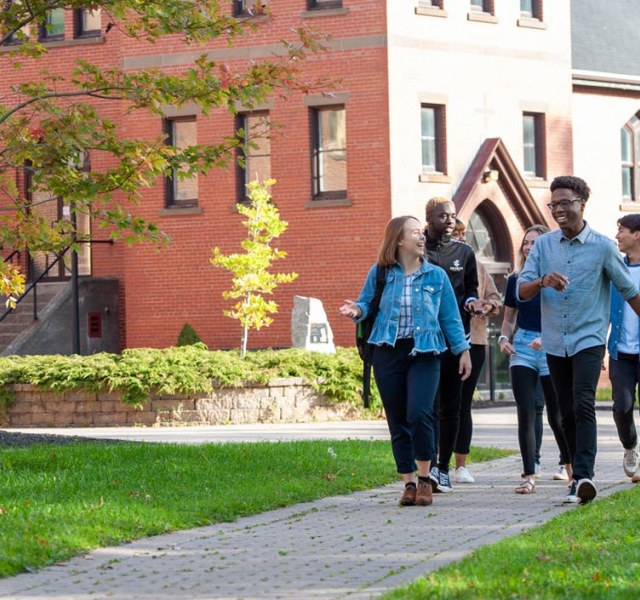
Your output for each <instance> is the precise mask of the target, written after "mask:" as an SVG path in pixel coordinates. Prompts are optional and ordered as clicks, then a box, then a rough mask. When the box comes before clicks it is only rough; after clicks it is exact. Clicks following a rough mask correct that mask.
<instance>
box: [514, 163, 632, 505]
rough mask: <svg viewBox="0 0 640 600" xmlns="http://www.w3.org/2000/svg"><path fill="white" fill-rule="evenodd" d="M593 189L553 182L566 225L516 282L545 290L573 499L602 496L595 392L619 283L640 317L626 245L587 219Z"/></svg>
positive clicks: (550, 358) (548, 237) (560, 220)
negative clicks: (624, 257)
mask: <svg viewBox="0 0 640 600" xmlns="http://www.w3.org/2000/svg"><path fill="white" fill-rule="evenodd" d="M590 193H591V190H590V189H589V187H588V186H587V184H586V183H585V182H584V181H583V180H582V179H580V178H579V177H573V176H570V175H567V176H562V177H556V178H555V179H554V180H553V181H552V182H551V202H550V203H549V204H548V205H547V206H548V207H549V208H550V209H551V214H552V216H553V219H554V220H555V222H556V223H557V224H558V226H559V227H560V229H559V230H556V231H552V232H550V233H547V234H545V235H543V236H541V237H539V238H538V239H537V240H536V243H535V245H534V247H533V249H532V250H531V253H530V254H529V257H528V258H527V261H526V263H525V266H524V269H523V270H522V272H521V273H520V276H519V277H518V282H517V284H516V286H517V290H518V297H519V298H520V299H521V300H529V299H530V298H533V297H534V296H535V295H536V294H538V293H541V299H540V300H541V302H540V307H541V316H542V347H543V348H544V350H545V352H546V353H547V362H548V364H549V371H550V372H551V379H552V381H553V385H554V387H555V389H556V392H557V394H558V404H559V405H560V412H561V414H562V428H563V430H564V434H565V437H566V439H567V443H568V444H569V448H570V451H571V454H572V456H573V480H572V482H571V485H570V487H569V493H568V495H567V497H566V498H565V500H564V501H565V502H566V503H576V502H580V503H587V502H590V501H591V500H593V499H594V498H595V497H596V494H597V490H596V487H595V485H594V483H593V481H592V479H593V475H594V463H595V458H596V450H597V427H596V416H595V396H596V388H597V386H598V379H599V378H600V371H601V368H602V359H603V358H604V347H605V341H606V335H607V329H608V325H609V306H610V303H611V284H613V285H614V286H615V288H616V289H617V290H618V291H619V292H620V294H621V296H622V298H624V300H626V301H627V302H629V304H630V306H631V308H633V310H634V311H635V312H636V314H638V315H640V291H639V290H638V287H637V286H636V285H635V284H634V283H633V281H632V280H631V278H630V277H629V273H628V271H627V268H626V266H625V264H624V262H623V260H622V257H621V255H620V253H619V252H618V249H617V247H616V245H615V243H614V242H613V240H610V239H609V238H607V237H605V236H603V235H602V234H600V233H597V232H596V231H594V230H593V229H591V228H590V227H589V225H588V223H587V222H586V221H585V220H584V218H583V213H584V208H585V205H586V202H587V200H588V199H589V195H590Z"/></svg>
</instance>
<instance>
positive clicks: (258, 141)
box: [237, 112, 271, 202]
mask: <svg viewBox="0 0 640 600" xmlns="http://www.w3.org/2000/svg"><path fill="white" fill-rule="evenodd" d="M237 125H238V130H242V137H243V141H244V143H245V145H247V147H246V148H245V149H244V150H242V151H241V156H242V158H243V161H244V166H242V165H238V171H237V176H238V202H246V200H247V188H246V185H247V183H249V182H250V181H255V180H256V179H258V180H259V181H265V180H266V179H269V178H270V177H271V140H270V139H269V113H268V112H254V113H249V114H245V115H240V116H239V117H238V124H237Z"/></svg>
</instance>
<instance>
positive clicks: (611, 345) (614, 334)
mask: <svg viewBox="0 0 640 600" xmlns="http://www.w3.org/2000/svg"><path fill="white" fill-rule="evenodd" d="M624 262H625V264H628V263H629V259H628V258H627V257H626V256H625V257H624ZM638 268H640V267H638ZM624 303H625V301H624V300H623V298H622V296H621V295H620V292H618V290H616V288H615V287H613V286H611V311H610V313H609V321H610V323H611V333H610V334H609V342H608V344H607V352H608V353H609V356H610V357H611V358H613V360H618V341H619V340H620V329H621V327H622V309H623V308H624ZM637 322H638V335H639V336H640V319H638V320H637Z"/></svg>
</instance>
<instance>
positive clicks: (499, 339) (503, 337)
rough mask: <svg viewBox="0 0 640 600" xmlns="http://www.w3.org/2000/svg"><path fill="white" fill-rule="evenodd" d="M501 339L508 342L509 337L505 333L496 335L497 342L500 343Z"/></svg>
mask: <svg viewBox="0 0 640 600" xmlns="http://www.w3.org/2000/svg"><path fill="white" fill-rule="evenodd" d="M502 340H504V341H505V342H508V341H509V337H508V336H506V335H501V336H499V337H498V344H500V342H501V341H502Z"/></svg>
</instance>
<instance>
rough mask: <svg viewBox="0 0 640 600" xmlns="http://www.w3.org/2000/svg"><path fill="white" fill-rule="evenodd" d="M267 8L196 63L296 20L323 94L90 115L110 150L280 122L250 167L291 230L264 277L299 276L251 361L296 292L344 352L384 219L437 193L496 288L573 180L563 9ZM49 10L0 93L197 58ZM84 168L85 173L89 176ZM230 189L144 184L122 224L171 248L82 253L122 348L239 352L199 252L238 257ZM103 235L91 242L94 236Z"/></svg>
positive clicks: (567, 30)
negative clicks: (312, 34) (185, 336)
mask: <svg viewBox="0 0 640 600" xmlns="http://www.w3.org/2000/svg"><path fill="white" fill-rule="evenodd" d="M243 4H252V3H242V2H240V3H238V2H235V3H234V2H232V1H231V0H229V2H228V5H229V7H228V9H229V11H233V10H235V9H237V8H238V7H241V6H242V5H243ZM269 5H270V10H271V14H270V16H267V17H262V16H261V17H257V20H258V24H259V25H260V28H259V30H258V31H257V32H256V33H255V34H252V35H250V36H249V37H246V38H245V39H240V40H238V42H237V43H236V44H235V46H234V47H233V48H228V47H227V46H226V45H224V44H223V43H220V44H219V45H211V46H210V47H208V48H206V50H207V52H208V53H209V56H210V57H213V58H215V59H216V60H219V61H220V62H227V63H229V64H230V65H231V66H233V65H234V64H236V62H238V61H239V62H243V61H248V60H250V59H252V58H257V59H259V58H260V57H263V56H268V55H269V54H270V53H271V52H272V51H274V50H275V49H276V48H277V45H278V42H279V40H280V39H282V38H286V37H289V36H290V28H291V27H296V26H298V25H300V24H302V23H308V24H311V25H312V26H314V27H315V28H317V29H320V30H322V31H324V32H325V33H328V34H330V36H331V40H330V42H329V43H328V51H327V52H326V53H323V54H320V55H318V56H313V57H311V58H310V59H309V61H308V63H307V65H306V67H305V68H306V69H307V72H308V74H309V76H310V77H311V76H319V75H323V74H327V75H330V76H332V77H334V78H336V79H338V80H339V84H338V86H337V88H336V89H335V90H333V92H332V94H330V95H323V94H310V95H302V94H297V95H293V96H292V97H291V98H290V99H289V100H288V101H286V102H285V101H283V100H281V99H279V98H277V97H274V98H271V99H269V100H268V101H267V102H266V103H265V105H264V106H261V107H258V110H256V111H254V112H253V113H243V112H242V111H241V112H240V114H239V116H238V117H234V116H233V115H230V114H228V113H223V112H222V111H217V112H215V111H214V112H213V113H212V114H210V115H209V116H208V117H206V118H205V117H204V116H203V115H202V114H200V113H199V111H198V110H197V109H196V108H195V107H186V108H183V109H181V110H174V109H171V108H169V107H168V108H167V110H166V118H165V119H164V120H163V119H160V118H157V117H156V116H150V115H144V114H140V113H132V114H126V113H125V111H124V107H122V106H120V105H119V104H118V103H117V102H101V103H100V106H101V110H104V111H108V113H109V114H110V116H111V117H112V118H113V119H114V120H115V121H116V122H117V123H118V124H119V126H120V127H121V128H122V131H123V134H124V135H127V136H157V135H160V134H161V133H162V132H163V131H165V132H167V133H169V134H170V141H172V142H173V143H175V144H177V145H179V144H181V143H182V141H183V140H187V141H188V140H193V141H197V142H198V143H207V142H208V141H211V142H214V141H219V140H220V139H221V137H222V136H225V135H229V134H231V133H232V132H233V131H234V128H236V127H238V125H246V124H251V123H253V122H254V120H255V119H256V118H257V117H259V116H268V117H269V119H272V120H273V121H277V122H280V123H282V124H283V125H284V128H283V129H282V131H281V132H280V133H278V134H276V135H274V136H273V137H272V139H271V140H270V141H269V142H263V143H261V144H260V147H259V148H258V149H257V150H255V151H254V152H253V155H252V156H250V157H249V164H250V167H249V168H248V170H249V171H250V172H255V173H258V174H260V175H261V176H265V177H266V176H270V177H273V178H275V179H276V180H277V185H276V186H275V188H274V190H273V200H274V202H275V203H276V205H277V206H278V208H279V210H280V213H281V217H282V218H283V219H284V220H286V221H288V223H289V228H288V230H287V231H286V232H285V234H284V235H283V236H282V238H281V239H280V240H279V242H278V246H279V247H280V248H282V249H284V250H286V252H287V253H288V258H287V259H286V261H281V262H280V263H276V264H275V268H276V269H277V270H281V271H295V272H297V273H298V274H299V277H298V279H297V280H296V281H295V282H294V283H293V284H289V285H283V286H281V287H280V288H279V289H278V290H277V292H276V294H275V299H276V301H277V302H278V303H279V304H280V311H279V313H278V314H277V315H276V317H275V323H274V324H273V325H272V326H271V327H269V328H267V329H263V330H261V331H259V332H252V333H251V334H250V337H249V346H250V347H253V348H256V347H266V346H273V347H283V346H289V345H290V339H291V337H290V310H291V307H292V304H293V296H294V295H302V296H313V297H317V298H320V299H321V300H322V302H323V303H324V306H325V309H326V311H327V313H328V315H329V318H330V320H331V323H332V327H333V330H334V334H335V338H336V343H337V344H338V345H351V344H352V339H353V326H352V325H351V324H350V323H349V322H348V321H346V320H344V319H341V318H340V317H339V315H338V313H337V307H338V306H339V305H340V303H341V302H342V301H343V299H344V298H347V297H354V296H356V295H357V294H358V292H359V290H360V287H361V284H362V281H363V278H364V275H365V273H366V271H367V269H368V267H369V266H370V265H371V264H372V262H373V261H374V260H375V256H376V252H377V247H378V244H379V240H380V238H381V235H382V231H383V228H384V225H385V223H386V222H387V221H388V220H389V218H391V217H392V216H396V215H399V214H414V215H416V216H417V217H419V218H423V216H424V204H425V202H426V200H427V199H428V198H430V197H432V196H435V195H440V196H441V195H445V196H450V197H452V198H453V199H454V201H455V203H456V205H457V208H458V212H459V215H460V216H461V217H462V218H463V219H464V220H465V221H467V222H468V226H469V230H470V231H469V233H470V238H472V242H473V244H474V245H475V246H476V248H477V250H478V252H479V254H480V256H481V257H482V258H483V259H484V260H485V261H486V262H487V263H488V264H489V266H490V268H491V270H492V271H493V272H494V273H495V274H496V275H498V279H500V278H501V277H500V276H501V274H502V273H505V272H507V271H508V270H509V269H510V268H511V265H512V264H513V260H514V257H515V254H516V252H517V248H518V243H519V241H520V238H521V235H522V232H523V231H524V229H525V228H526V227H528V226H529V225H531V224H532V223H534V222H541V221H549V220H550V219H549V214H548V211H547V209H546V208H545V206H544V203H545V202H546V197H547V190H548V185H549V182H550V180H551V179H553V177H555V176H557V175H561V174H566V173H570V172H572V167H573V163H572V127H571V119H572V115H571V97H572V79H571V14H570V3H569V2H568V1H567V0H554V2H550V1H547V2H543V0H531V1H529V2H526V1H524V2H520V3H518V2H513V0H484V1H475V0H470V1H468V0H455V1H454V0H402V1H400V0H330V1H329V0H272V1H271V2H269ZM62 12H63V13H64V14H62V15H57V17H56V18H59V19H60V23H61V25H60V30H59V35H58V36H57V37H56V38H55V39H53V38H52V39H50V40H44V41H45V42H46V43H47V46H48V50H49V52H48V55H47V56H46V57H45V58H44V59H42V60H40V61H39V62H38V63H34V64H33V65H29V66H28V67H27V69H26V70H23V71H21V72H16V73H6V72H5V73H3V75H2V80H1V81H0V87H1V88H2V89H1V91H0V93H2V94H5V93H6V90H7V89H8V86H10V85H11V84H12V83H13V82H14V81H13V80H12V78H14V77H15V78H21V79H22V78H24V77H33V78H37V77H38V72H39V71H40V70H41V69H43V68H44V69H47V70H49V71H50V72H53V73H60V74H62V75H68V74H69V73H70V71H71V69H72V68H73V63H74V60H75V59H76V58H78V57H84V58H88V59H90V60H91V61H92V62H94V63H97V64H99V65H101V66H105V67H107V66H109V65H119V66H123V67H124V68H126V69H139V68H146V67H157V68H161V69H167V70H180V69H181V68H185V67H186V66H188V65H190V64H192V63H193V60H194V59H195V58H196V57H197V56H198V55H199V54H201V53H202V51H203V50H202V49H201V48H191V47H187V46H185V45H184V44H182V43H181V42H180V41H178V40H176V39H173V38H167V39H164V40H162V41H161V42H159V43H157V44H154V45H149V44H143V43H140V42H134V41H131V40H130V39H127V38H125V37H124V36H123V35H122V34H121V33H120V32H119V31H118V30H117V29H116V28H114V29H112V30H111V31H109V32H108V33H105V26H106V23H107V21H106V16H104V17H103V18H102V19H101V21H99V23H98V24H97V25H96V24H93V25H92V24H91V23H90V24H89V26H91V27H95V29H93V30H89V31H84V32H83V31H82V28H79V26H78V15H77V14H75V13H74V11H62ZM80 16H82V15H80ZM85 16H86V15H85ZM0 51H2V49H0ZM91 168H92V169H99V168H100V164H99V163H98V162H97V161H92V162H91ZM243 177H244V173H243V172H242V171H240V170H239V169H238V168H237V167H235V166H229V168H228V169H226V170H218V171H212V172H210V173H209V174H208V175H207V176H206V177H204V176H200V177H199V178H198V179H197V180H192V181H187V182H182V183H181V184H179V185H177V186H172V185H171V184H169V185H167V184H166V182H163V181H158V182H157V185H155V187H152V188H150V189H148V190H144V193H143V200H142V202H141V203H140V205H139V207H137V208H136V211H137V212H138V214H140V215H141V216H143V217H145V218H147V219H149V220H152V221H155V222H156V223H158V225H159V226H160V227H161V229H162V230H164V231H165V232H166V233H168V234H169V235H170V236H171V237H172V238H173V243H172V244H171V246H170V247H169V248H168V249H166V250H163V251H161V252H157V251H156V250H155V249H153V248H151V247H149V246H146V245H139V246H134V247H126V246H125V245H124V244H123V243H121V242H116V243H115V244H114V245H112V246H110V245H106V244H105V245H102V244H100V245H94V246H92V247H91V249H90V251H89V250H87V251H86V252H85V254H84V255H83V256H81V260H80V263H81V273H82V274H83V276H86V277H89V276H90V277H92V278H116V279H117V280H118V282H119V311H120V322H121V328H120V330H121V346H122V347H134V346H152V347H164V346H169V345H173V344H175V342H176V340H177V337H178V333H179V331H180V329H181V328H182V326H183V325H184V324H185V323H190V324H191V325H192V326H193V327H194V328H195V330H196V331H197V332H198V334H199V335H200V337H201V338H202V339H203V341H205V342H206V343H207V344H208V345H209V346H210V347H212V348H229V347H238V346H239V342H240V327H239V324H238V323H237V322H236V321H233V320H231V319H229V318H226V317H224V316H223V314H222V311H223V309H224V308H227V307H228V303H226V302H225V301H223V299H222V292H223V291H224V290H225V289H228V287H229V281H230V277H229V275H228V274H227V273H225V272H223V271H220V270H217V269H214V268H213V267H212V266H211V265H210V263H209V258H210V257H211V249H212V247H214V246H219V247H220V248H221V249H222V250H223V252H232V251H236V250H238V249H239V243H240V241H241V239H242V238H243V235H244V232H245V230H244V228H243V227H242V225H241V219H240V217H239V215H238V213H237V212H236V211H235V209H234V205H235V203H236V202H237V201H238V200H240V199H241V196H242V192H241V189H242V186H241V183H242V179H243ZM60 210H61V211H62V210H64V207H63V205H61V206H60ZM87 226H88V225H87ZM101 235H102V232H101V231H99V230H97V229H96V228H95V227H94V228H93V231H92V236H93V237H94V238H95V239H100V237H101ZM61 275H63V276H64V275H65V273H64V272H63V273H61ZM1 326H2V325H0V327H1Z"/></svg>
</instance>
